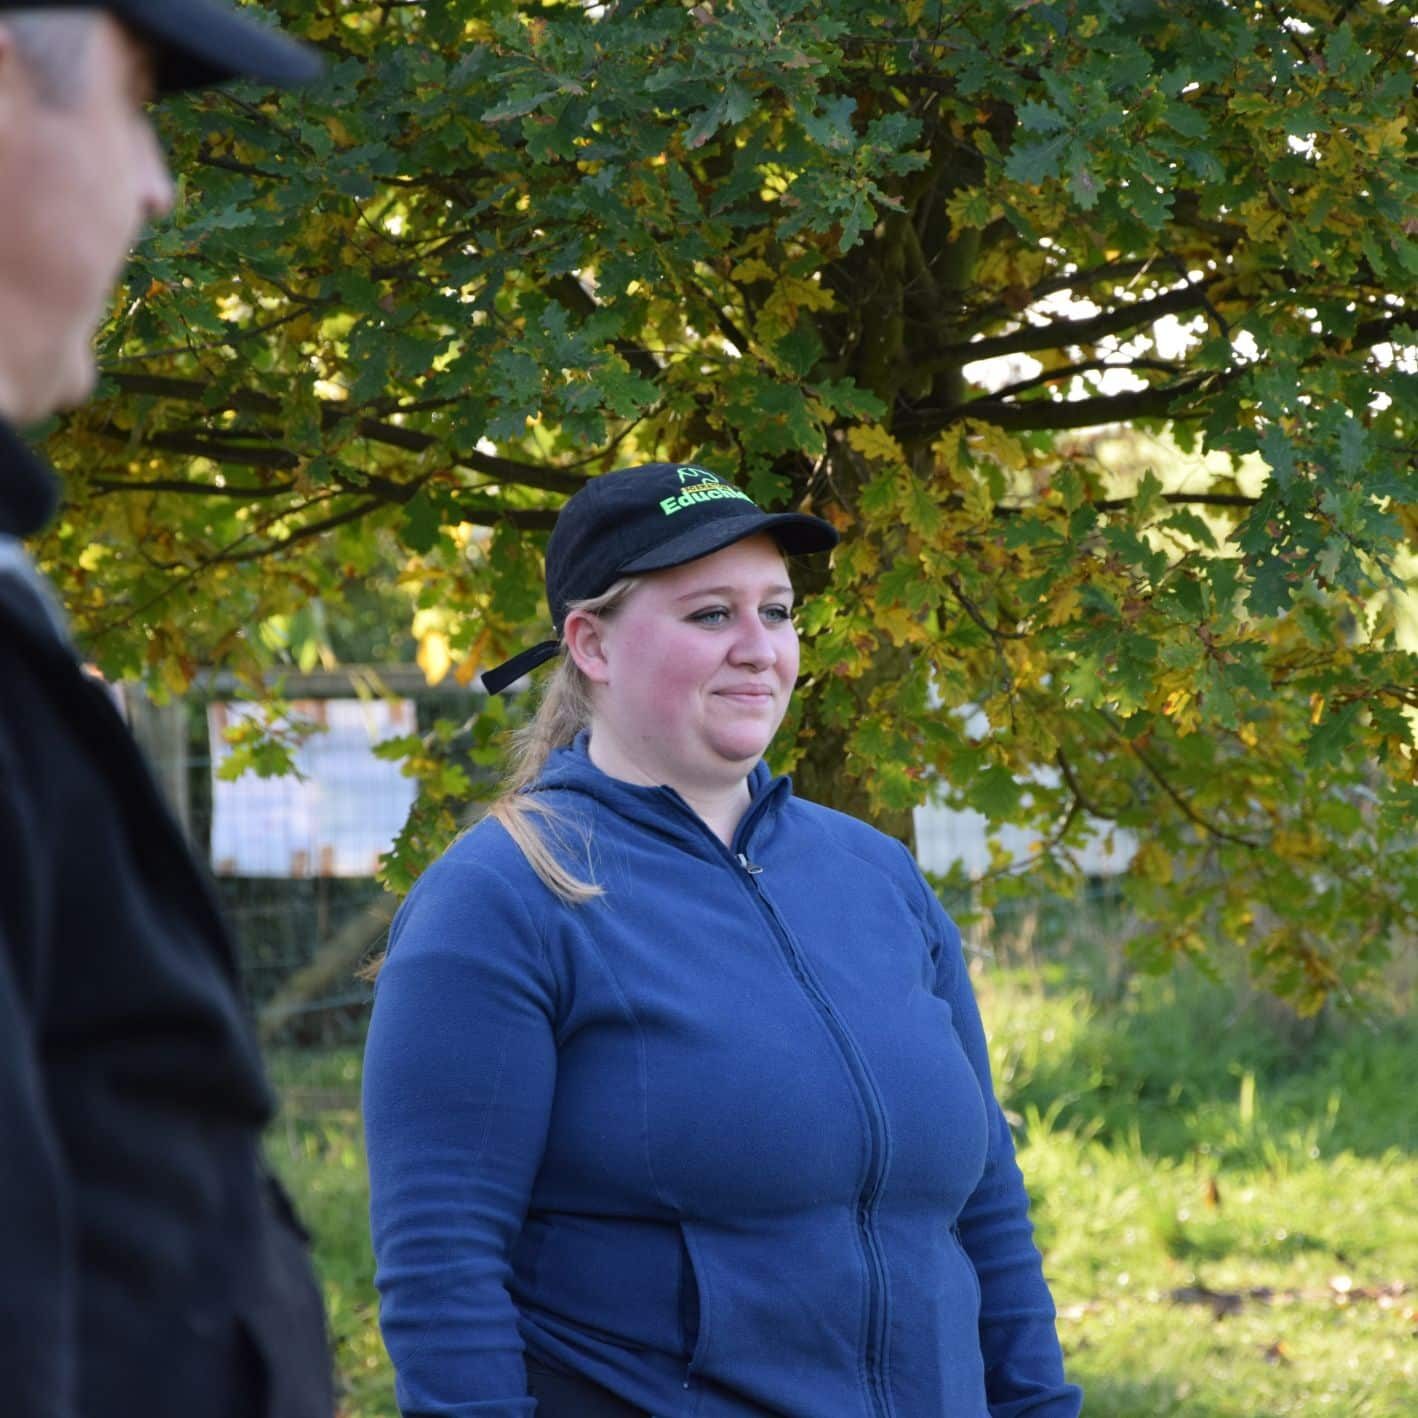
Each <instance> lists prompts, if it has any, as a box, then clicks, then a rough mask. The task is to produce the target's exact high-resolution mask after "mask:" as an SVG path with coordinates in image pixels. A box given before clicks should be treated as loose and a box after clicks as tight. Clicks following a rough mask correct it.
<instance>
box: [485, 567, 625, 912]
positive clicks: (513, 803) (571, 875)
mask: <svg viewBox="0 0 1418 1418" xmlns="http://www.w3.org/2000/svg"><path fill="white" fill-rule="evenodd" d="M639 584H640V583H639V578H638V577H634V576H626V577H623V578H622V579H621V580H619V581H617V582H616V583H615V584H614V585H613V586H611V587H610V589H609V590H607V591H604V592H602V594H601V595H599V596H592V597H590V598H588V599H586V600H582V601H572V602H571V603H570V605H568V606H567V610H568V611H572V610H579V611H589V612H590V613H591V614H593V615H601V616H609V615H612V614H614V612H615V610H616V608H617V607H618V606H619V605H620V604H621V603H622V602H623V601H624V600H625V598H626V597H627V596H628V595H629V594H630V593H631V591H633V590H634V589H635V587H636V586H637V585H639ZM590 722H591V685H590V681H589V680H588V679H587V678H586V676H585V675H584V674H582V673H581V671H580V669H579V668H577V665H576V662H575V661H574V660H573V659H572V658H571V656H570V655H569V654H568V653H567V651H566V646H565V644H564V643H563V645H562V647H561V650H560V652H559V653H558V655H557V659H556V665H555V667H554V668H553V669H552V671H551V674H550V676H549V678H548V679H547V682H546V686H545V688H544V689H543V690H542V694H541V699H540V700H539V701H538V703H537V708H536V712H535V713H534V714H533V715H532V717H531V718H530V719H529V720H528V721H527V722H526V723H525V724H523V725H522V727H521V728H520V729H517V730H515V731H514V733H513V734H512V748H511V752H510V754H509V760H510V761H509V765H508V771H507V776H506V777H505V778H504V779H503V781H502V791H501V792H500V793H499V794H498V796H497V797H496V798H494V799H493V801H492V803H491V805H490V806H489V807H488V810H487V814H488V816H489V817H493V818H496V819H497V821H498V822H500V823H501V824H502V826H503V828H504V829H505V830H506V832H507V835H508V836H509V837H511V838H512V840H513V841H514V842H515V843H516V844H517V846H518V847H519V848H521V851H522V855H523V856H524V857H526V859H527V864H528V866H530V867H531V868H532V870H533V871H534V872H536V874H537V875H538V876H539V877H540V878H541V879H542V881H543V882H544V883H545V884H546V886H547V888H548V890H550V891H552V892H554V893H555V894H556V895H557V896H559V897H560V898H561V899H562V900H563V901H565V902H567V903H568V904H569V905H573V906H578V905H581V904H583V903H584V902H587V901H593V900H595V898H596V897H598V896H600V895H602V894H603V889H602V888H601V887H600V886H598V885H597V884H596V883H595V882H594V881H588V880H585V879H584V878H582V877H580V876H578V875H576V873H575V872H574V871H572V869H571V868H570V867H569V866H568V865H567V864H566V856H567V853H568V850H569V848H570V844H569V843H568V842H567V840H566V835H565V831H564V829H565V826H566V824H565V823H564V822H563V821H562V820H561V818H560V817H559V815H558V814H557V811H556V809H555V808H554V807H552V806H551V804H550V803H548V802H547V801H546V800H545V799H544V798H543V797H542V796H541V795H540V794H537V793H529V792H526V791H525V790H526V789H527V788H528V787H530V785H531V784H533V783H535V782H536V780H537V778H538V777H540V775H541V772H542V769H543V768H544V767H545V766H546V761H547V759H548V758H549V757H550V756H551V754H552V753H553V752H555V750H557V749H558V748H564V747H566V745H567V744H569V743H570V742H571V741H572V740H573V739H574V738H575V737H576V735H577V734H579V733H580V732H581V730H582V729H584V728H586V727H587V726H588V725H589V724H590ZM581 847H582V851H584V852H586V853H587V855H588V857H589V847H590V843H589V842H588V841H584V840H583V842H582V844H581ZM588 866H589V861H588Z"/></svg>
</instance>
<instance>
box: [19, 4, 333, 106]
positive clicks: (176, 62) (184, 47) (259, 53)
mask: <svg viewBox="0 0 1418 1418" xmlns="http://www.w3.org/2000/svg"><path fill="white" fill-rule="evenodd" d="M7 10H28V11H32V12H34V11H37V12H40V13H43V12H44V11H46V10H55V11H61V10H106V11H107V12H108V13H109V14H110V15H112V16H113V17H114V19H116V20H118V21H119V22H120V23H121V24H122V25H124V27H125V28H127V29H128V30H131V31H132V32H133V33H134V34H135V35H138V36H139V37H140V38H142V39H145V40H147V42H148V43H149V44H151V45H152V47H153V53H154V56H155V58H156V60H157V72H156V77H157V87H158V92H159V93H177V92H181V91H182V90H184V89H204V88H208V87H210V86H211V85H213V84H224V83H229V82H230V81H231V80H233V79H256V80H258V81H259V82H261V83H267V84H279V85H283V86H284V85H293V84H304V83H308V82H309V81H310V80H311V79H314V78H317V77H318V76H319V74H320V70H321V63H320V58H319V56H318V55H317V54H316V52H315V51H314V50H313V49H311V48H310V47H309V46H308V45H304V44H300V43H297V42H296V41H295V40H293V39H291V38H289V37H288V36H287V35H284V34H282V33H281V31H279V30H277V29H272V28H271V27H270V26H269V25H264V24H261V23H260V22H259V21H258V20H256V19H254V18H252V17H251V16H250V15H249V14H247V13H243V11H242V8H241V6H239V5H230V4H222V3H221V0H0V17H3V16H4V13H5V11H7Z"/></svg>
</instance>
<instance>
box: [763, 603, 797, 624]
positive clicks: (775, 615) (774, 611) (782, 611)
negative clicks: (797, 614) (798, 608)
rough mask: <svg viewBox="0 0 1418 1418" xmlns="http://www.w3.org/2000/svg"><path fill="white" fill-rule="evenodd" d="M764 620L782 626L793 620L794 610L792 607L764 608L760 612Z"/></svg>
mask: <svg viewBox="0 0 1418 1418" xmlns="http://www.w3.org/2000/svg"><path fill="white" fill-rule="evenodd" d="M760 614H761V615H762V616H763V618H764V620H771V621H773V622H774V623H775V624H777V625H782V624H783V623H784V622H785V621H790V620H792V618H793V608H792V607H791V606H764V607H763V610H762V611H761V612H760Z"/></svg>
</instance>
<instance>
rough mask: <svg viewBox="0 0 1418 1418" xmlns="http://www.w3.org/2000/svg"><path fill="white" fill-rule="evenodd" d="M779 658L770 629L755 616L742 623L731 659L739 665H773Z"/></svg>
mask: <svg viewBox="0 0 1418 1418" xmlns="http://www.w3.org/2000/svg"><path fill="white" fill-rule="evenodd" d="M777 658H778V651H777V649H776V648H775V646H774V644H773V637H772V636H771V635H770V634H769V632H768V627H767V626H766V625H764V624H763V622H762V621H761V620H759V618H758V617H757V616H756V615H755V616H750V617H747V618H746V619H745V620H744V621H743V622H742V628H741V629H740V631H739V633H738V635H737V636H735V637H734V643H733V646H732V648H731V651H730V659H731V660H732V661H733V662H734V663H735V664H739V665H757V666H759V667H763V666H767V665H771V664H772V663H773V662H774V661H775V660H776V659H777Z"/></svg>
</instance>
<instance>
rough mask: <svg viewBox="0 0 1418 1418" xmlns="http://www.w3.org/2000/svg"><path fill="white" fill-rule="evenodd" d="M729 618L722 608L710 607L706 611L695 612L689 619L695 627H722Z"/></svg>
mask: <svg viewBox="0 0 1418 1418" xmlns="http://www.w3.org/2000/svg"><path fill="white" fill-rule="evenodd" d="M728 617H729V613H728V611H727V610H725V609H724V607H723V606H710V607H709V608H708V609H707V610H702V611H695V613H694V614H693V615H692V616H690V619H691V620H692V621H694V622H695V623H696V624H697V625H722V624H723V623H724V621H726V620H727V619H728Z"/></svg>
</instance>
